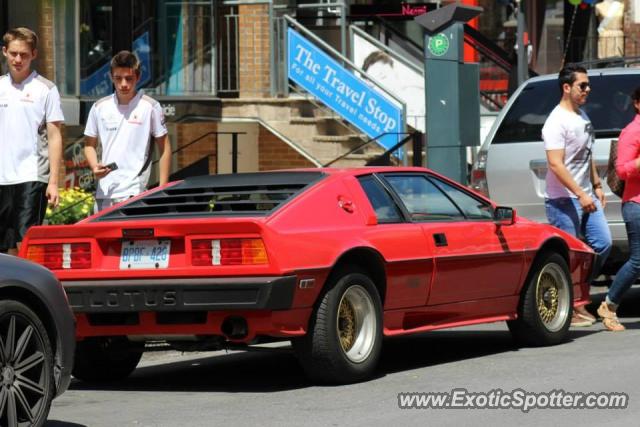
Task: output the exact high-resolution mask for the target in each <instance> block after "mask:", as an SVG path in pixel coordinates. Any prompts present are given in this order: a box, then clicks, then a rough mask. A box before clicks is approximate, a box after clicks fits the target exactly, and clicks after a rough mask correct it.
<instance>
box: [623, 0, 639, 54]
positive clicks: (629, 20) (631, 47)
mask: <svg viewBox="0 0 640 427" xmlns="http://www.w3.org/2000/svg"><path fill="white" fill-rule="evenodd" d="M624 55H625V56H640V23H639V24H634V23H633V4H632V1H630V0H625V2H624Z"/></svg>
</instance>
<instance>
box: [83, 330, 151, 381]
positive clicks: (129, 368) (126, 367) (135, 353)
mask: <svg viewBox="0 0 640 427" xmlns="http://www.w3.org/2000/svg"><path fill="white" fill-rule="evenodd" d="M143 352H144V343H143V342H132V341H129V340H128V339H127V338H126V337H98V338H86V339H84V340H82V341H79V342H78V343H77V345H76V355H75V363H74V365H73V370H72V371H71V373H72V374H73V376H74V377H76V378H77V379H79V380H82V381H87V382H105V381H115V380H121V379H123V378H126V377H128V376H129V375H130V374H131V373H132V372H133V371H134V370H135V369H136V366H138V362H140V358H141V357H142V353H143Z"/></svg>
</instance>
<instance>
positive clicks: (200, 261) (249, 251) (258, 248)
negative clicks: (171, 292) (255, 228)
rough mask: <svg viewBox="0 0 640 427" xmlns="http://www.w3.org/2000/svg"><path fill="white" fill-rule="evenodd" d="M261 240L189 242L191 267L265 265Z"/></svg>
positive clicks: (265, 252)
mask: <svg viewBox="0 0 640 427" xmlns="http://www.w3.org/2000/svg"><path fill="white" fill-rule="evenodd" d="M267 262H268V259H267V251H266V249H265V247H264V243H263V242H262V239H203V240H193V241H192V242H191V264H192V265H246V264H267Z"/></svg>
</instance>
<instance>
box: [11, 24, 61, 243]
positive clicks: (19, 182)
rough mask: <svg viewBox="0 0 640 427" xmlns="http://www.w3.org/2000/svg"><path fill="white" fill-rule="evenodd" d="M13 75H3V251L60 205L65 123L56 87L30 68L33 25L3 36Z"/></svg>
mask: <svg viewBox="0 0 640 427" xmlns="http://www.w3.org/2000/svg"><path fill="white" fill-rule="evenodd" d="M3 42H4V46H3V47H2V54H3V55H4V56H5V58H6V59H7V65H8V67H9V73H8V74H6V75H3V76H0V252H8V253H11V254H16V253H17V248H18V247H19V245H20V242H21V241H22V238H23V237H24V235H25V233H26V232H27V230H28V228H29V227H31V226H32V225H39V224H41V223H42V220H43V219H44V215H45V213H46V210H47V201H48V202H49V204H51V205H52V206H57V205H58V197H59V196H58V175H59V172H60V162H61V159H62V133H61V131H60V127H61V124H62V122H63V121H64V117H63V115H62V109H61V107H60V94H59V93H58V89H57V88H56V86H55V85H54V84H53V83H52V82H50V81H49V80H47V79H45V78H44V77H42V76H40V75H39V74H38V73H37V72H36V71H32V70H31V61H33V60H34V59H35V58H36V56H37V54H38V51H37V46H38V37H37V36H36V34H35V33H34V32H33V31H31V30H30V29H28V28H24V27H19V28H14V29H11V30H9V31H7V33H6V34H5V35H4V37H3Z"/></svg>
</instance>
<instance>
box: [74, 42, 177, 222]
mask: <svg viewBox="0 0 640 427" xmlns="http://www.w3.org/2000/svg"><path fill="white" fill-rule="evenodd" d="M139 79H140V61H139V60H138V58H137V57H136V56H135V54H133V53H131V52H129V51H126V50H123V51H121V52H119V53H117V54H116V55H115V56H114V57H113V59H112V60H111V80H112V81H113V85H114V86H115V89H116V91H115V93H114V94H113V95H110V96H107V97H104V98H102V99H100V100H98V101H97V102H96V103H95V104H93V106H92V107H91V111H90V112H89V118H88V119H87V125H86V127H85V131H84V135H85V147H84V154H85V156H86V158H87V161H88V162H89V167H90V168H91V170H92V171H93V173H94V174H95V176H96V178H97V180H98V182H97V186H96V205H95V209H96V211H99V210H102V209H105V208H108V207H110V206H112V205H114V204H116V203H119V202H121V201H123V200H126V199H128V198H129V197H132V196H135V195H137V194H139V193H141V192H142V191H144V190H145V189H146V187H147V183H148V181H149V175H150V173H151V169H150V167H149V166H150V163H151V153H152V149H153V145H152V144H151V142H150V138H153V141H154V143H155V145H156V146H157V147H158V149H159V151H160V161H159V183H160V185H164V184H166V183H167V182H168V180H169V169H170V167H171V146H170V143H169V138H168V135H167V127H166V126H165V121H164V115H163V112H162V106H161V105H160V103H159V102H158V101H156V100H154V99H153V98H151V97H149V96H147V95H144V94H143V93H142V92H138V91H137V90H136V84H137V83H138V80H139ZM98 143H100V145H101V148H102V160H101V161H98V154H97V151H96V147H97V145H98Z"/></svg>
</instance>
